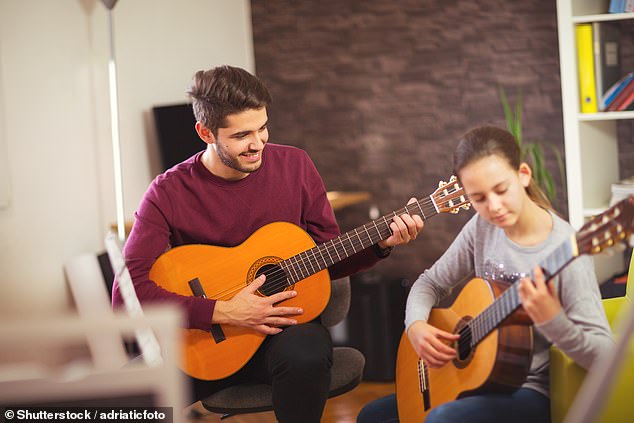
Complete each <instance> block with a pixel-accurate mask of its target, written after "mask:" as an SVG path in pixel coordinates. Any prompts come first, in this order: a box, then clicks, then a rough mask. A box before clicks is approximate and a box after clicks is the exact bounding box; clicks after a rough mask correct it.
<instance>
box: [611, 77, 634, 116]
mask: <svg viewBox="0 0 634 423" xmlns="http://www.w3.org/2000/svg"><path fill="white" fill-rule="evenodd" d="M633 102H634V79H630V81H629V82H628V83H627V85H625V86H624V87H623V89H622V90H621V91H620V92H619V93H618V94H617V95H616V97H614V100H613V101H612V103H610V105H609V106H608V108H607V109H606V110H607V111H609V112H613V111H620V110H625V109H627V108H628V107H629V106H630V105H631V104H632V103H633Z"/></svg>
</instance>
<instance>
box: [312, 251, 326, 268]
mask: <svg viewBox="0 0 634 423" xmlns="http://www.w3.org/2000/svg"><path fill="white" fill-rule="evenodd" d="M316 249H317V248H311V249H310V251H311V252H312V253H313V260H314V262H315V264H316V265H317V268H319V270H322V269H324V267H320V266H319V260H318V258H317V254H315V250H316Z"/></svg>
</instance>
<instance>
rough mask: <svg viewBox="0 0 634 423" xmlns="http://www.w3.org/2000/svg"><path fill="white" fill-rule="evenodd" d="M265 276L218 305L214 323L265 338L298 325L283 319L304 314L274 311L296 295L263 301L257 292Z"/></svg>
mask: <svg viewBox="0 0 634 423" xmlns="http://www.w3.org/2000/svg"><path fill="white" fill-rule="evenodd" d="M265 280H266V275H260V276H259V277H257V278H256V279H255V280H254V281H253V282H251V283H250V284H249V285H247V286H246V287H244V288H243V289H242V290H240V292H238V293H237V294H236V295H235V296H234V297H233V298H231V299H230V300H228V301H220V300H217V301H216V307H215V308H214V314H213V317H212V319H211V321H212V322H213V323H218V324H227V325H234V326H243V327H248V328H251V329H253V330H255V331H258V332H261V333H264V334H266V335H275V334H277V333H280V332H281V331H282V329H281V328H280V327H283V326H291V325H296V324H297V320H295V319H289V318H287V317H283V316H292V315H298V314H302V313H303V312H304V310H302V309H301V308H298V307H275V306H274V304H276V303H279V302H280V301H284V300H287V299H289V298H293V297H295V296H296V295H297V292H296V291H283V292H279V293H277V294H273V295H271V296H269V297H261V296H259V295H258V294H256V291H257V290H258V289H260V287H261V286H262V285H263V284H264V281H265Z"/></svg>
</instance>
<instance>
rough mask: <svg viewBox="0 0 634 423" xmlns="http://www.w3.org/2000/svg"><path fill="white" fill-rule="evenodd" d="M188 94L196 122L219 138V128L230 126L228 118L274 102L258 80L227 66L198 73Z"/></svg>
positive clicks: (241, 70) (242, 71)
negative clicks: (227, 121)
mask: <svg viewBox="0 0 634 423" xmlns="http://www.w3.org/2000/svg"><path fill="white" fill-rule="evenodd" d="M187 94H189V96H190V98H191V100H192V106H193V109H194V116H195V117H196V120H197V121H199V122H201V123H202V124H203V125H205V127H207V128H208V129H209V130H210V131H211V132H212V133H213V134H214V136H217V135H218V128H222V127H224V126H226V122H225V118H226V117H227V116H228V115H231V114H234V113H239V112H242V111H245V110H249V109H255V110H257V109H261V108H262V107H267V106H268V105H269V104H270V103H271V95H270V94H269V91H268V90H267V89H266V87H265V86H264V84H262V82H261V81H260V80H259V79H258V78H256V77H255V76H253V75H251V74H250V73H249V72H247V71H245V70H244V69H241V68H236V67H233V66H227V65H224V66H218V67H216V68H213V69H209V70H206V71H202V70H201V71H198V72H196V74H195V75H194V78H193V80H192V85H191V88H190V89H189V91H188V92H187Z"/></svg>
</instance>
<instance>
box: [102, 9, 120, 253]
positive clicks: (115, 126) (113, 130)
mask: <svg viewBox="0 0 634 423" xmlns="http://www.w3.org/2000/svg"><path fill="white" fill-rule="evenodd" d="M101 1H102V3H103V4H104V5H105V6H106V8H107V9H108V35H109V38H110V58H109V60H108V89H109V93H110V136H111V138H112V160H113V163H114V191H115V205H116V213H117V236H118V238H119V241H121V243H123V242H124V241H125V215H124V209H123V177H122V171H121V144H120V140H119V98H118V88H117V64H116V63H117V62H116V60H115V49H114V25H113V16H112V9H113V8H114V6H115V4H117V0H101Z"/></svg>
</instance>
